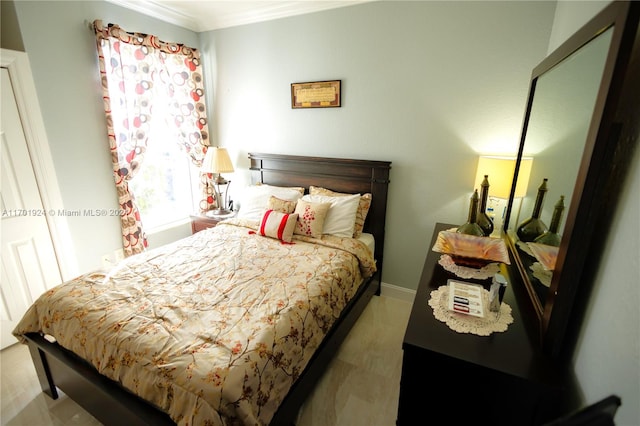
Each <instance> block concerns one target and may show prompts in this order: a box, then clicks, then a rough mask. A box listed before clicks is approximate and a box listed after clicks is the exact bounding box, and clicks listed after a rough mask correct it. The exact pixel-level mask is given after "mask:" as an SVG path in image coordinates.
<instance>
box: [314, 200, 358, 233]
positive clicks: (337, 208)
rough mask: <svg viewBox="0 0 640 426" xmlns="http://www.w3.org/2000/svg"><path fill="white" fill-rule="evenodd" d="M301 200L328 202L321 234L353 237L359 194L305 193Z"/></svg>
mask: <svg viewBox="0 0 640 426" xmlns="http://www.w3.org/2000/svg"><path fill="white" fill-rule="evenodd" d="M302 200H304V201H309V202H312V203H329V204H331V207H330V208H329V211H328V212H327V217H326V218H325V220H324V227H323V228H322V233H323V234H330V235H335V236H338V237H349V238H351V237H353V230H354V228H355V225H356V212H357V211H358V205H359V204H360V194H353V195H347V196H340V197H331V196H328V195H305V196H304V197H302Z"/></svg>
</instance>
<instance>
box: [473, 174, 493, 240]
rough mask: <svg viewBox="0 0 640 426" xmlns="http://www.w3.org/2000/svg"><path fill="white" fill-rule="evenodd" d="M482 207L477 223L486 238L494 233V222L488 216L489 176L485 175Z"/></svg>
mask: <svg viewBox="0 0 640 426" xmlns="http://www.w3.org/2000/svg"><path fill="white" fill-rule="evenodd" d="M480 188H481V190H480V207H479V208H478V217H477V220H476V222H477V223H478V225H480V228H482V232H483V233H484V236H485V237H488V236H489V235H491V233H492V232H493V221H492V220H491V218H490V217H489V215H488V214H487V211H486V210H487V198H489V175H484V180H483V181H482V184H481V185H480Z"/></svg>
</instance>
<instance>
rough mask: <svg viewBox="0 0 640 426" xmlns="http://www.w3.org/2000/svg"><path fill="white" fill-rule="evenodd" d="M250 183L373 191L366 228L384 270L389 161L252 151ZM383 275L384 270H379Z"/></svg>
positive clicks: (362, 192) (352, 192) (353, 192)
mask: <svg viewBox="0 0 640 426" xmlns="http://www.w3.org/2000/svg"><path fill="white" fill-rule="evenodd" d="M249 159H250V160H251V166H250V170H251V183H254V184H255V183H258V182H261V183H265V184H269V185H276V186H303V187H305V188H307V192H308V188H309V186H310V185H313V186H321V187H323V188H327V189H330V190H332V191H336V192H345V193H350V194H356V193H360V194H366V193H371V207H370V208H369V213H368V214H367V218H366V220H365V224H364V232H368V233H371V234H373V236H374V238H375V241H376V245H375V247H376V248H375V258H376V261H377V263H378V270H379V271H381V270H382V255H383V252H384V227H385V218H386V214H387V188H388V186H389V171H390V169H391V162H390V161H369V160H352V159H343V158H326V157H306V156H297V155H281V154H263V153H249ZM380 279H382V274H380Z"/></svg>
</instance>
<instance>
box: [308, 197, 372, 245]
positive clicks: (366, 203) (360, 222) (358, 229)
mask: <svg viewBox="0 0 640 426" xmlns="http://www.w3.org/2000/svg"><path fill="white" fill-rule="evenodd" d="M309 194H310V195H328V196H331V197H341V196H347V195H351V194H345V193H342V192H335V191H332V190H330V189H326V188H321V187H319V186H310V187H309ZM371 198H372V197H371V194H370V193H366V194H362V195H361V196H360V204H359V205H358V211H357V212H356V225H355V228H354V231H353V238H358V237H360V235H361V234H362V230H363V228H364V221H365V219H366V218H367V213H369V208H370V207H371Z"/></svg>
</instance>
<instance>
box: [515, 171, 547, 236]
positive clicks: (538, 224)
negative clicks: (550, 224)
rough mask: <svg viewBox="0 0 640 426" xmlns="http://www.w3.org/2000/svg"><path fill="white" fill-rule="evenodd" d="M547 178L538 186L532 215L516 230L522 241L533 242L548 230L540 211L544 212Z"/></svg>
mask: <svg viewBox="0 0 640 426" xmlns="http://www.w3.org/2000/svg"><path fill="white" fill-rule="evenodd" d="M547 180H548V179H547V178H544V179H543V180H542V184H540V186H539V187H538V195H537V196H536V202H535V204H534V205H533V213H532V214H531V217H530V218H529V219H527V220H525V221H524V222H522V223H521V224H520V225H518V229H517V230H516V234H517V235H518V238H520V241H524V242H533V240H535V239H536V238H538V237H539V236H540V235H542V234H543V233H544V231H546V230H547V229H548V228H547V225H545V223H544V222H543V221H542V219H540V213H541V212H542V204H543V202H544V196H545V194H546V192H547Z"/></svg>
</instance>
